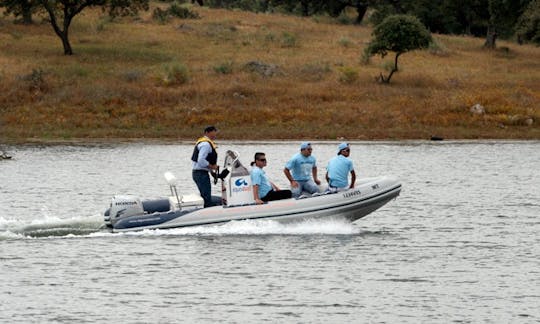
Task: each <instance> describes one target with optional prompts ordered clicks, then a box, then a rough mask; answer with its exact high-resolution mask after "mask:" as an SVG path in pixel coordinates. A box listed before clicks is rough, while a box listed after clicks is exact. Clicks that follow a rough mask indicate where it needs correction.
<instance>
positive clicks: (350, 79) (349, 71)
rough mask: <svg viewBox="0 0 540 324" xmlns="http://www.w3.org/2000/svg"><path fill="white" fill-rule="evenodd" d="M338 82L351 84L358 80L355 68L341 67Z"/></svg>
mask: <svg viewBox="0 0 540 324" xmlns="http://www.w3.org/2000/svg"><path fill="white" fill-rule="evenodd" d="M340 72H341V74H340V76H339V82H341V83H347V84H351V83H354V82H356V81H357V80H358V76H359V73H358V71H357V70H356V69H355V68H352V67H343V68H341V69H340Z"/></svg>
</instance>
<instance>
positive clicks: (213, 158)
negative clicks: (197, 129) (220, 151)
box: [191, 136, 217, 164]
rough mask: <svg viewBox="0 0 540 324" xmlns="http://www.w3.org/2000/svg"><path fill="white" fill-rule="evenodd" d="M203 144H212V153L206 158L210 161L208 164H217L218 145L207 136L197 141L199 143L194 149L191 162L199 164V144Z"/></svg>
mask: <svg viewBox="0 0 540 324" xmlns="http://www.w3.org/2000/svg"><path fill="white" fill-rule="evenodd" d="M202 142H208V143H210V147H211V148H212V152H210V153H208V156H207V157H206V161H208V164H217V151H216V148H217V146H216V143H214V142H213V141H212V140H211V139H209V138H208V137H206V136H203V137H201V138H199V139H198V140H197V143H195V148H194V149H193V154H192V155H191V161H193V162H197V161H198V160H199V144H200V143H202Z"/></svg>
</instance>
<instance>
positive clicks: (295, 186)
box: [283, 142, 321, 198]
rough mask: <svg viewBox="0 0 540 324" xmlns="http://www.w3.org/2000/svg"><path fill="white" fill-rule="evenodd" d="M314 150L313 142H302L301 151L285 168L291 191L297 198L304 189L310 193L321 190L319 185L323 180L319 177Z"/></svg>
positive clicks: (284, 171)
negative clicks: (312, 153)
mask: <svg viewBox="0 0 540 324" xmlns="http://www.w3.org/2000/svg"><path fill="white" fill-rule="evenodd" d="M312 151H313V149H312V148H311V143H308V142H304V143H302V144H300V153H296V154H295V155H294V156H293V157H292V158H291V159H290V160H289V162H287V164H285V168H284V169H283V173H285V176H286V177H287V179H289V181H290V182H291V191H292V195H293V197H295V198H297V197H298V196H300V195H301V194H302V191H306V192H309V193H310V194H314V193H316V192H319V187H318V185H320V184H321V181H319V179H317V160H316V159H315V157H314V156H313V155H311V152H312ZM291 171H292V174H291ZM312 176H313V179H312Z"/></svg>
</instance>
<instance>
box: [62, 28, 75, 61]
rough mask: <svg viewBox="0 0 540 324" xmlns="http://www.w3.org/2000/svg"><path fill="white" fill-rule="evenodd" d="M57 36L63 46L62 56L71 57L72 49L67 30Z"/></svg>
mask: <svg viewBox="0 0 540 324" xmlns="http://www.w3.org/2000/svg"><path fill="white" fill-rule="evenodd" d="M58 36H59V37H60V39H61V40H62V45H63V46H64V55H73V49H72V48H71V44H70V43H69V38H68V34H67V30H66V31H64V32H63V33H61V34H60V35H58Z"/></svg>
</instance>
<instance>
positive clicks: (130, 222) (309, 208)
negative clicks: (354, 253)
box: [104, 151, 401, 232]
mask: <svg viewBox="0 0 540 324" xmlns="http://www.w3.org/2000/svg"><path fill="white" fill-rule="evenodd" d="M165 178H166V180H167V182H168V184H169V186H170V189H171V196H170V197H165V198H160V199H151V200H141V199H140V198H139V197H136V196H128V195H117V196H114V197H113V198H112V201H111V204H110V208H109V209H107V211H106V212H105V214H104V220H105V225H106V226H107V227H109V228H111V229H112V231H113V232H126V231H138V230H144V229H167V228H175V227H185V226H198V225H211V224H219V223H226V222H230V221H234V220H236V221H240V220H247V219H258V220H263V219H267V220H274V221H279V222H301V221H304V220H308V219H320V218H335V219H346V220H349V221H351V222H354V221H356V220H358V219H360V218H362V217H364V216H366V215H368V214H369V213H371V212H373V211H375V210H376V209H378V208H380V207H382V206H383V205H385V204H386V203H387V202H389V201H390V200H392V199H394V198H396V197H397V196H398V195H399V193H400V191H401V183H400V182H399V181H398V180H397V179H395V178H393V177H388V176H382V177H376V178H365V179H358V180H357V181H356V184H355V188H353V189H349V190H346V191H339V192H323V193H321V194H315V195H312V196H310V195H302V196H300V198H290V199H285V200H277V201H270V202H267V203H265V204H262V205H257V204H255V201H254V199H253V192H252V190H253V189H252V186H251V178H250V175H249V170H248V169H247V168H246V167H244V166H243V165H242V163H241V162H240V160H239V156H238V153H237V152H234V151H227V153H226V156H225V161H224V166H223V171H222V172H221V173H220V174H215V175H214V179H215V180H214V181H215V183H217V181H218V179H220V180H221V186H222V196H221V197H213V200H217V203H218V204H219V205H216V206H212V207H207V208H203V205H204V201H203V199H202V197H201V196H200V195H198V194H189V195H180V194H178V191H177V187H176V185H177V183H176V182H177V181H176V178H175V177H174V175H173V174H172V173H170V172H166V173H165Z"/></svg>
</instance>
